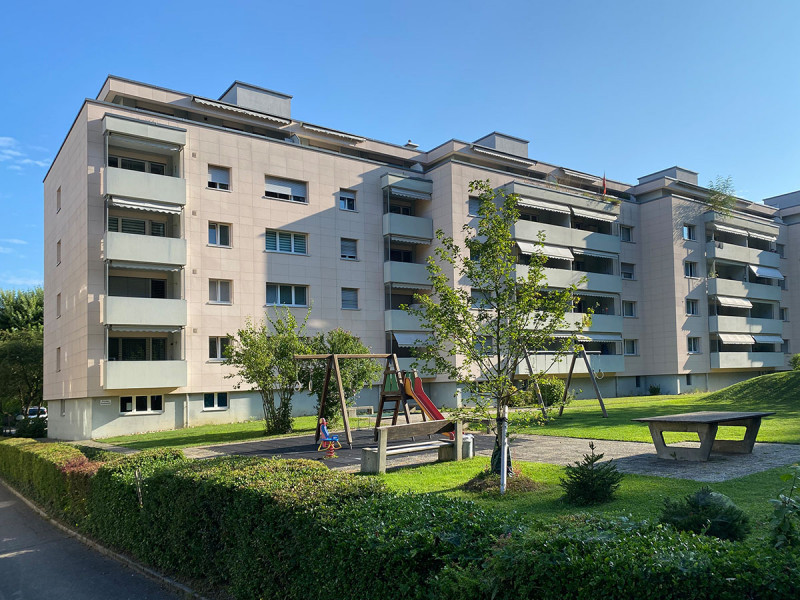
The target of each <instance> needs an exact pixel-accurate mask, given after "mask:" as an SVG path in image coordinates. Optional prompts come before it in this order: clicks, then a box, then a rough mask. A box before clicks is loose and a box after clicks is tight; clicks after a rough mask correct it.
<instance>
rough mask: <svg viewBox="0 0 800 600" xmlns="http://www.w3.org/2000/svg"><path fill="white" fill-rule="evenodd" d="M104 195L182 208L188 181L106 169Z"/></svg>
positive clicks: (104, 173) (104, 172)
mask: <svg viewBox="0 0 800 600" xmlns="http://www.w3.org/2000/svg"><path fill="white" fill-rule="evenodd" d="M103 193H105V195H106V196H112V197H121V198H132V199H134V200H145V201H153V202H158V203H163V204H168V205H170V204H171V205H175V206H178V207H180V206H183V205H185V204H186V180H185V179H181V178H178V177H168V176H167V175H155V174H152V173H140V172H139V171H131V170H128V169H120V168H117V167H106V168H105V169H103Z"/></svg>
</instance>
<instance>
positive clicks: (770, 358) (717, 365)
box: [709, 352, 785, 369]
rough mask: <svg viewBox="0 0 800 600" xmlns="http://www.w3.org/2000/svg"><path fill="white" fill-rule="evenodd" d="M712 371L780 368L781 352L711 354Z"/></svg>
mask: <svg viewBox="0 0 800 600" xmlns="http://www.w3.org/2000/svg"><path fill="white" fill-rule="evenodd" d="M709 356H710V362H711V368H712V369H748V368H750V369H758V368H770V367H775V368H777V367H782V366H784V364H785V359H784V354H783V352H712V353H711V354H710V355H709Z"/></svg>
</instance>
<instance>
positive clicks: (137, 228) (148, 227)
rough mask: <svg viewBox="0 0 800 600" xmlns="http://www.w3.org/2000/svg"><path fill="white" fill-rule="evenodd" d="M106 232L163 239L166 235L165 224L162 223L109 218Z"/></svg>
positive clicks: (127, 218)
mask: <svg viewBox="0 0 800 600" xmlns="http://www.w3.org/2000/svg"><path fill="white" fill-rule="evenodd" d="M108 230H109V231H116V232H118V233H132V234H134V235H153V236H156V237H165V236H166V235H167V224H166V223H165V222H163V221H148V220H146V219H133V218H129V217H113V216H109V217H108Z"/></svg>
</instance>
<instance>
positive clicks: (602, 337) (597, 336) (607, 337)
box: [581, 332, 622, 342]
mask: <svg viewBox="0 0 800 600" xmlns="http://www.w3.org/2000/svg"><path fill="white" fill-rule="evenodd" d="M581 336H582V337H585V338H588V341H590V342H622V334H621V333H585V332H584V333H582V334H581Z"/></svg>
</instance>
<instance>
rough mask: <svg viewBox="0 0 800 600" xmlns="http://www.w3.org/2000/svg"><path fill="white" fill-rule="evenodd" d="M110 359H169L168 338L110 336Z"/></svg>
mask: <svg viewBox="0 0 800 600" xmlns="http://www.w3.org/2000/svg"><path fill="white" fill-rule="evenodd" d="M108 360H167V338H116V337H115V338H109V339H108Z"/></svg>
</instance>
